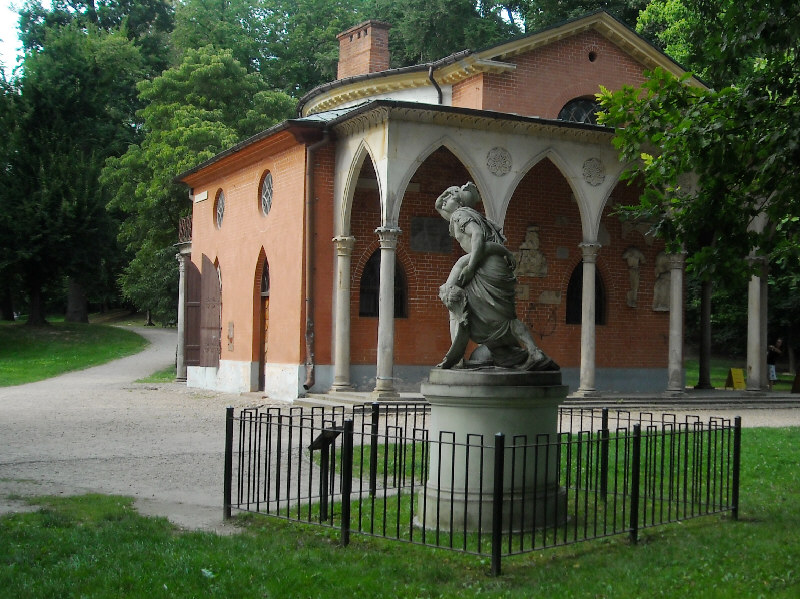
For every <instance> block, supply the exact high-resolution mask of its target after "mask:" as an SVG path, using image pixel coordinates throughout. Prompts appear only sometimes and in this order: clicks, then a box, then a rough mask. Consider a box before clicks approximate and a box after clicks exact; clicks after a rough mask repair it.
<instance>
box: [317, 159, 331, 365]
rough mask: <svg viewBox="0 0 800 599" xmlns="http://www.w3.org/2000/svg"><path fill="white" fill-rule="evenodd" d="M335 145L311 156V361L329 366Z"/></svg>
mask: <svg viewBox="0 0 800 599" xmlns="http://www.w3.org/2000/svg"><path fill="white" fill-rule="evenodd" d="M334 165H335V146H334V145H333V144H329V145H327V146H324V147H322V148H320V149H318V150H317V151H316V152H315V153H314V200H313V202H314V203H313V210H314V227H313V230H314V242H313V243H314V245H313V247H314V300H315V301H314V333H315V343H314V348H315V354H316V356H315V358H316V359H315V361H316V362H317V363H318V364H332V363H333V357H332V355H333V354H332V343H333V340H332V337H331V335H332V330H333V327H332V324H331V323H332V320H333V312H332V310H333V302H332V298H333V293H334V290H333V282H334V277H333V276H332V268H336V260H335V256H336V250H335V247H334V244H333V242H332V241H331V240H332V239H333V237H334V232H333V205H334V201H333V178H334Z"/></svg>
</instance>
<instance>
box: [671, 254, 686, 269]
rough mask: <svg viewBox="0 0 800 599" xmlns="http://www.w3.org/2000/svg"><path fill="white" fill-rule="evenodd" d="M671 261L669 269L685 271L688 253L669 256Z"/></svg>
mask: <svg viewBox="0 0 800 599" xmlns="http://www.w3.org/2000/svg"><path fill="white" fill-rule="evenodd" d="M667 259H668V260H669V267H670V268H671V269H672V270H683V267H684V265H685V264H686V252H677V253H675V254H667Z"/></svg>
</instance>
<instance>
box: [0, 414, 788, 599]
mask: <svg viewBox="0 0 800 599" xmlns="http://www.w3.org/2000/svg"><path fill="white" fill-rule="evenodd" d="M799 440H800V429H797V428H794V429H789V428H785V429H745V430H744V431H743V448H744V450H743V463H742V492H741V497H742V505H741V510H740V520H739V521H732V520H730V518H729V517H728V516H723V517H717V516H711V517H705V518H700V519H697V520H692V521H688V522H684V523H681V524H671V525H667V526H663V527H659V528H655V529H650V530H648V531H646V532H645V533H644V534H643V535H642V537H641V540H640V543H639V544H638V545H636V546H633V545H630V544H629V543H628V541H627V540H626V538H625V537H624V536H623V537H614V538H609V539H604V540H601V541H593V542H588V543H583V544H579V545H573V546H568V547H562V548H558V549H552V550H547V551H541V552H536V553H532V554H527V555H523V556H516V557H513V558H506V559H505V560H504V561H503V576H501V577H500V578H490V577H489V576H488V575H487V573H488V569H489V565H488V561H487V559H484V558H480V557H475V556H468V555H462V554H458V553H453V552H448V551H444V550H435V549H431V548H427V547H420V546H414V545H407V544H403V543H396V542H389V541H385V540H382V539H374V538H364V537H359V536H355V535H354V536H353V538H352V539H353V540H352V543H351V545H350V546H348V547H346V548H342V547H340V546H339V545H338V540H337V533H336V531H335V530H331V529H325V528H317V527H312V526H306V525H299V524H292V523H288V522H284V521H281V520H274V519H267V518H264V517H256V516H246V517H242V518H240V522H241V523H242V525H243V526H244V528H245V531H244V533H242V534H240V535H236V536H231V537H218V536H215V535H213V534H209V533H197V532H193V533H181V532H179V531H176V530H175V529H174V528H173V527H172V526H171V525H170V524H169V523H168V522H167V521H166V520H164V519H157V518H156V519H154V518H144V517H141V516H139V515H138V514H136V512H135V510H133V508H132V500H130V499H127V498H120V497H108V496H98V495H89V496H83V497H75V498H39V499H35V500H34V501H35V502H36V503H37V504H38V505H40V506H41V508H42V509H41V510H40V511H39V512H36V513H29V514H15V515H11V516H5V517H3V518H0V538H2V539H3V542H2V543H0V589H2V591H1V592H0V594H5V595H4V596H8V597H29V598H31V599H38V598H43V597H88V598H95V597H97V598H99V597H120V598H134V597H142V598H145V597H146V598H148V599H154V598H159V597H226V598H238V597H248V598H250V597H370V598H371V597H376V598H378V597H393V598H394V597H512V598H515V597H526V598H527V597H651V596H653V597H656V596H658V597H779V598H781V597H792V598H793V597H797V596H798V595H799V594H800V568H798V567H797V563H798V560H799V559H800V540H798V537H797V534H796V531H797V529H798V527H799V526H800V493H798V492H797V491H798V489H800V469H798V468H797V464H798V463H800V443H798V441H799Z"/></svg>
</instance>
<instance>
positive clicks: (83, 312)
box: [64, 277, 89, 324]
mask: <svg viewBox="0 0 800 599" xmlns="http://www.w3.org/2000/svg"><path fill="white" fill-rule="evenodd" d="M64 320H66V321H67V322H82V323H85V324H88V323H89V302H88V301H87V300H86V292H85V291H84V289H83V285H81V284H80V283H78V281H76V280H75V279H74V278H73V277H69V278H68V279H67V316H66V318H65V319H64Z"/></svg>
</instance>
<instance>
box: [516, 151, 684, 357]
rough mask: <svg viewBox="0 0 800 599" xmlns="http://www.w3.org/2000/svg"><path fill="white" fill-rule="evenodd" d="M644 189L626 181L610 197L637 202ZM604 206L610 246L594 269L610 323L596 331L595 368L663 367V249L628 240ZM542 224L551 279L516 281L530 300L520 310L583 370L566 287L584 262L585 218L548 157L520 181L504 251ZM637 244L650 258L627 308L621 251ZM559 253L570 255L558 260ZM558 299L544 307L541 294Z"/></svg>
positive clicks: (546, 344)
mask: <svg viewBox="0 0 800 599" xmlns="http://www.w3.org/2000/svg"><path fill="white" fill-rule="evenodd" d="M638 193H639V190H638V188H636V187H634V186H628V185H627V184H626V183H622V184H619V185H617V188H616V189H615V190H614V192H613V193H612V198H614V200H615V201H616V202H617V203H620V204H632V203H636V201H637V198H638ZM613 210H614V207H613V206H606V208H605V210H604V211H603V217H602V221H601V222H602V224H603V226H604V227H605V229H606V230H607V231H608V234H609V238H610V243H609V244H608V245H607V246H605V247H602V248H601V249H600V251H599V254H598V260H597V270H598V272H599V273H600V275H601V277H602V280H603V283H604V285H605V290H606V324H605V325H599V326H598V327H597V329H596V341H597V352H596V364H597V366H598V367H600V368H602V367H617V368H624V367H631V368H649V367H663V366H666V356H667V351H666V350H667V340H668V331H669V329H668V326H669V316H668V313H666V312H654V311H653V310H652V303H653V285H654V284H655V271H654V266H655V259H656V255H657V254H658V253H659V252H660V251H661V250H663V244H661V243H653V244H648V242H647V241H646V240H645V238H644V237H643V236H642V235H641V234H640V233H638V232H628V233H627V234H626V235H623V228H622V224H621V222H620V220H619V219H618V218H617V217H616V216H613V215H612V214H611V212H613ZM530 225H538V226H539V239H540V246H539V249H540V250H541V251H542V252H543V253H544V255H545V257H546V259H547V267H548V271H547V276H546V277H544V278H541V277H529V276H521V277H519V285H521V286H527V287H528V290H529V296H528V299H527V300H519V301H518V303H517V312H518V316H519V318H520V319H521V320H523V321H524V322H525V323H526V324H527V325H528V326H529V328H530V329H531V330H532V331H533V332H534V338H535V339H536V342H537V343H539V344H540V345H541V347H542V349H544V351H545V352H546V353H547V354H548V355H550V356H551V357H553V359H555V360H556V362H558V364H559V365H561V366H563V367H577V366H579V365H580V343H581V326H580V325H579V324H566V305H567V285H568V283H569V279H570V276H571V275H572V271H573V269H574V268H575V267H576V266H577V265H578V264H580V262H581V260H582V253H581V248H580V247H578V244H580V243H581V241H583V233H582V230H581V221H580V214H579V211H578V206H577V203H576V202H575V201H574V200H573V199H572V190H571V189H570V187H569V185H568V183H567V181H566V179H564V177H563V176H562V175H561V173H560V171H559V170H558V169H557V168H556V166H555V165H554V164H553V163H552V162H550V161H549V160H546V159H545V160H543V161H541V162H540V163H538V164H537V165H536V166H534V167H533V168H532V169H531V170H530V171H529V172H528V173H527V175H526V176H525V178H524V179H523V180H522V182H521V183H520V185H519V186H518V187H517V190H516V192H515V194H514V197H513V198H512V200H511V203H510V205H509V208H508V212H507V214H506V222H505V224H504V230H505V233H506V237H507V238H508V243H507V247H508V248H509V249H510V250H512V251H514V252H516V251H518V250H519V246H520V244H521V243H522V241H523V240H524V239H525V232H526V229H527V228H528V226H530ZM630 246H636V247H637V248H639V250H641V251H642V253H643V254H644V255H645V260H644V263H643V264H642V265H641V268H640V282H639V294H638V302H637V306H638V307H637V308H631V307H629V306H628V305H627V291H628V289H630V282H629V274H628V265H627V263H626V262H625V261H624V260H623V259H622V254H623V252H624V251H625V250H626V249H627V248H628V247H630ZM559 248H561V250H560V255H561V256H565V257H559ZM545 290H548V291H555V292H558V293H560V294H561V302H560V303H559V304H557V305H556V304H541V303H539V301H538V300H539V298H540V295H541V293H542V292H543V291H545Z"/></svg>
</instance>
